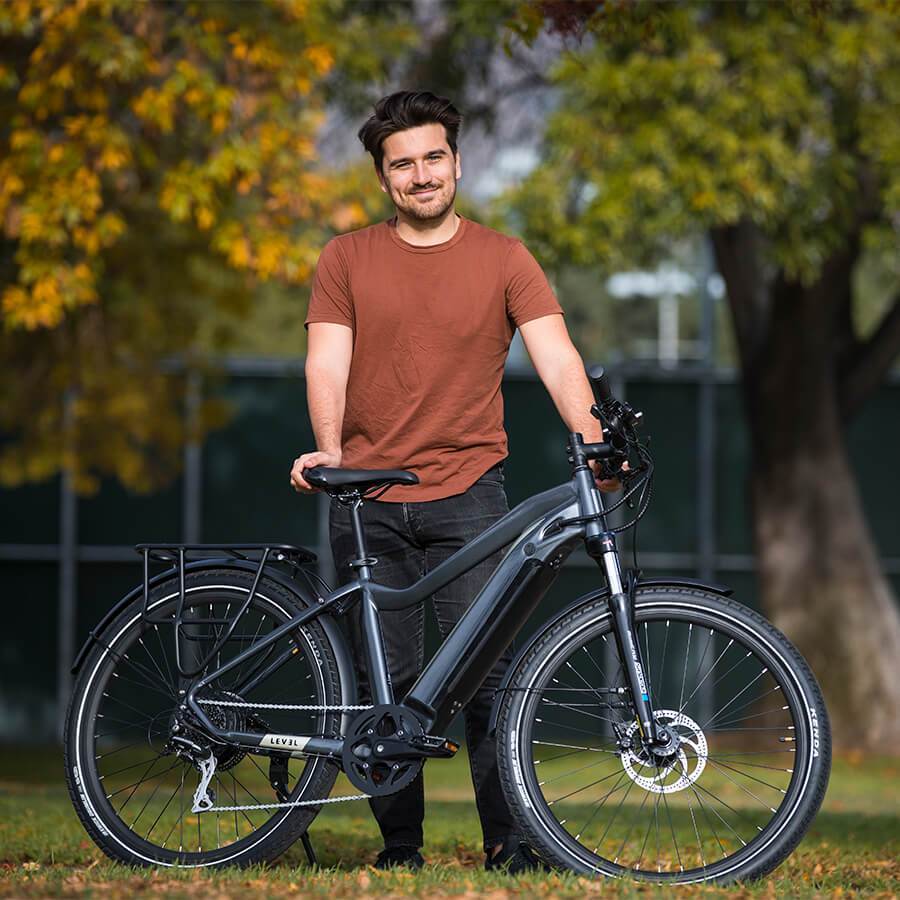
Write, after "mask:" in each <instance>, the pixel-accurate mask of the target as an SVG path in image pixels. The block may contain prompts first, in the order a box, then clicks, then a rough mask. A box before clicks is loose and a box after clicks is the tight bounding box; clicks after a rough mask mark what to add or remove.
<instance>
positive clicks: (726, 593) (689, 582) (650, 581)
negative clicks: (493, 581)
mask: <svg viewBox="0 0 900 900" xmlns="http://www.w3.org/2000/svg"><path fill="white" fill-rule="evenodd" d="M645 587H655V588H665V587H693V588H703V590H706V591H711V592H712V593H714V594H719V595H720V596H722V597H730V596H731V594H732V593H734V592H733V591H732V589H731V588H730V587H726V586H725V585H722V584H708V583H707V582H705V581H699V580H697V579H696V578H644V579H641V580H640V581H639V582H638V584H637V588H638V589H640V588H645ZM608 596H609V588H608V587H603V588H598V589H597V590H594V591H590V592H589V593H587V594H583V595H582V596H581V597H579V598H578V599H577V600H573V601H572V602H571V603H570V604H569V605H568V606H566V607H565V608H564V609H562V610H560V611H559V612H558V613H557V614H556V615H555V616H554V617H553V618H552V619H548V620H547V621H546V622H544V623H542V624H541V626H540V627H539V628H538V629H537V631H535V632H534V633H533V634H532V635H530V636H529V637H528V639H527V640H526V641H525V643H524V644H523V645H522V647H521V649H520V650H519V651H518V653H516V655H515V656H514V657H513V661H512V662H511V663H510V664H509V668H508V669H507V670H506V674H505V675H504V676H503V681H502V682H501V684H500V687H499V688H497V694H496V696H495V698H494V708H493V709H492V710H491V719H490V723H489V725H488V734H489V735H491V736H492V737H493V736H494V735H495V734H496V731H497V716H498V715H499V713H500V701H501V700H502V698H503V693H504V691H505V690H506V689H507V688H508V687H509V683H510V681H511V680H512V676H513V673H514V672H515V671H516V669H517V668H518V666H519V663H520V662H521V661H522V659H523V658H524V657H525V655H526V654H527V653H528V652H529V651H530V650H531V648H532V647H533V646H534V645H535V643H536V642H537V640H538V638H540V637H541V635H542V634H544V633H545V632H546V631H549V630H550V629H551V628H553V627H554V626H555V625H556V624H557V622H560V621H561V620H562V619H564V618H565V617H566V616H567V615H569V613H570V612H572V611H573V610H576V609H578V607H580V606H584V604H585V603H591V602H593V601H595V600H601V599H603V598H604V597H608Z"/></svg>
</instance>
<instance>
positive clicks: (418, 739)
mask: <svg viewBox="0 0 900 900" xmlns="http://www.w3.org/2000/svg"><path fill="white" fill-rule="evenodd" d="M409 743H410V746H412V747H415V748H416V749H417V750H420V751H421V752H422V755H423V756H428V757H431V758H434V759H449V758H450V757H451V756H455V755H456V751H457V750H459V744H457V743H456V741H451V740H450V739H449V738H445V737H439V736H438V735H436V734H420V735H417V736H415V737H413V738H411V739H410V742H409Z"/></svg>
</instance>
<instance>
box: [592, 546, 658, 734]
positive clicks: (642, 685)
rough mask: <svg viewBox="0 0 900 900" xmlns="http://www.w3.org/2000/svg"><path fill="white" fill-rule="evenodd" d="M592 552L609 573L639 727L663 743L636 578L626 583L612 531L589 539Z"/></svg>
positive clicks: (615, 624)
mask: <svg viewBox="0 0 900 900" xmlns="http://www.w3.org/2000/svg"><path fill="white" fill-rule="evenodd" d="M598 551H599V552H598ZM588 553H590V554H591V556H593V557H594V558H595V559H596V560H597V562H598V563H599V565H600V567H601V568H602V569H603V571H604V574H605V575H606V582H607V584H608V585H609V611H610V613H611V614H612V618H613V634H614V635H615V639H616V649H617V650H618V651H619V659H620V661H621V663H622V670H623V672H624V673H625V680H626V682H627V684H628V688H629V690H630V691H631V696H632V700H633V702H634V712H635V717H636V719H637V723H638V730H639V731H640V734H641V737H642V738H643V740H644V741H645V742H646V743H647V744H649V745H650V746H653V745H655V744H658V743H659V734H658V732H657V728H656V720H655V718H654V716H653V707H652V706H651V703H650V688H649V685H648V684H647V678H646V675H645V674H644V672H645V668H644V663H643V660H642V658H641V648H640V644H639V643H638V639H637V634H636V633H635V627H634V588H635V580H634V579H629V583H628V585H625V584H623V582H622V572H621V569H620V567H619V554H618V551H617V549H616V538H615V535H614V534H612V533H611V532H608V531H606V532H602V533H601V534H598V535H596V536H594V540H593V541H589V542H588Z"/></svg>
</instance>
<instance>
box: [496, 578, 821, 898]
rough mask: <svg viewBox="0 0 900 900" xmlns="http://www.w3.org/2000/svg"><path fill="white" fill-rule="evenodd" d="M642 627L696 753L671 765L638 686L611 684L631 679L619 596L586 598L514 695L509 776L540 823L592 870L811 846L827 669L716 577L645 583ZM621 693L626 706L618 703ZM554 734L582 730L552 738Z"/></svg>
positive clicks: (506, 758) (671, 721) (663, 702)
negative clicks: (626, 675) (644, 745)
mask: <svg viewBox="0 0 900 900" xmlns="http://www.w3.org/2000/svg"><path fill="white" fill-rule="evenodd" d="M635 628H636V630H637V635H638V640H639V641H640V643H641V646H642V650H643V653H644V656H645V670H646V677H647V682H648V690H649V693H650V696H651V702H652V704H653V707H654V710H655V711H656V712H657V719H658V721H661V722H663V723H664V724H666V725H667V726H668V727H669V729H670V730H672V731H675V732H677V733H678V735H679V738H680V740H682V741H683V743H682V744H681V753H679V754H678V755H676V756H673V757H672V758H671V759H670V761H669V762H668V763H665V764H663V765H660V764H659V762H658V761H653V759H652V758H648V757H647V756H646V754H643V755H642V751H640V750H639V749H638V748H639V741H637V740H636V738H635V739H634V740H633V736H634V735H635V729H636V727H637V725H636V723H635V724H631V722H633V713H632V712H631V709H630V706H629V704H628V703H626V702H625V701H626V698H627V695H626V694H622V693H611V694H607V693H599V692H598V689H599V688H601V687H602V688H605V689H606V690H611V691H618V690H619V689H620V688H622V686H623V685H624V679H623V676H622V671H621V668H620V667H619V663H618V654H617V652H616V651H615V650H614V640H613V635H612V633H611V620H610V615H609V610H608V606H607V603H606V600H605V599H593V600H588V601H586V602H585V603H584V604H583V605H582V606H580V607H577V608H576V609H574V610H573V611H572V612H571V613H569V614H568V615H566V616H565V617H563V618H562V619H561V620H559V621H558V622H557V623H556V624H555V625H551V626H550V627H548V629H547V630H545V631H544V632H542V633H541V634H540V635H538V636H537V637H536V638H535V640H534V641H533V642H532V644H531V645H530V650H529V651H527V652H526V654H525V655H524V656H523V658H522V660H521V662H520V663H519V664H518V666H517V669H516V671H515V672H514V673H513V675H512V678H511V681H510V683H509V690H508V691H507V692H506V693H505V695H504V696H503V697H502V698H501V701H500V702H501V706H500V709H499V710H498V724H497V748H498V763H499V772H500V779H501V783H502V785H503V789H504V793H505V795H506V798H507V802H508V804H509V806H510V809H511V811H512V813H513V815H514V817H515V819H516V821H517V823H518V826H519V828H520V829H521V833H522V835H523V837H524V839H525V840H526V841H527V842H528V843H529V844H531V845H532V847H533V848H534V849H535V850H536V851H537V852H538V853H539V854H540V855H541V856H543V857H544V859H545V860H546V861H547V862H549V863H551V864H552V865H554V866H557V867H559V868H564V869H571V870H574V871H575V872H578V873H580V874H582V875H589V876H615V877H631V878H636V879H638V880H648V881H654V882H669V883H691V882H698V881H715V882H717V883H723V884H724V883H730V882H732V881H737V880H746V879H754V878H759V877H762V876H763V875H765V874H767V873H768V872H770V871H771V870H772V869H774V868H775V867H776V866H777V865H779V863H781V862H782V861H783V860H784V859H785V858H786V857H787V856H788V855H789V854H790V853H791V852H792V850H793V849H794V848H795V847H796V846H797V844H798V843H799V841H800V840H801V839H802V837H803V835H804V834H805V833H806V831H807V830H808V828H809V826H810V824H811V823H812V820H813V818H814V817H815V815H816V813H817V811H818V809H819V807H820V805H821V802H822V799H823V798H824V795H825V791H826V788H827V784H828V777H829V771H830V761H831V738H830V731H829V725H828V717H827V713H826V710H825V706H824V703H823V700H822V696H821V692H820V690H819V687H818V685H817V683H816V681H815V678H814V677H813V675H812V673H811V672H810V670H809V667H808V666H807V664H806V662H805V661H804V660H803V658H802V657H801V656H800V654H799V652H798V651H797V650H796V649H795V648H794V647H793V646H792V645H791V644H790V642H789V641H788V640H787V638H785V637H784V635H783V634H781V633H780V632H779V631H778V630H777V629H776V628H774V626H772V625H771V624H770V623H769V622H767V621H766V620H765V619H764V618H762V617H761V616H760V615H758V614H757V613H755V612H754V611H752V610H750V609H748V608H747V607H745V606H743V605H742V604H740V603H737V602H736V601H734V600H730V599H728V598H724V597H721V596H719V595H717V594H713V593H711V592H707V591H703V590H701V589H695V588H686V587H676V586H669V587H657V586H653V587H647V588H643V589H639V590H638V592H637V598H636V605H635ZM695 630H696V631H695ZM695 635H696V636H695ZM692 644H693V648H694V649H693V650H692ZM702 644H705V649H704V650H703V651H702V653H701V649H700V648H701V645H702ZM611 648H612V649H611ZM677 648H681V649H683V651H684V652H683V653H680V652H679V651H678V649H677ZM711 650H712V652H710V651H711ZM601 652H602V653H603V654H605V657H604V660H603V664H601V663H600V662H599V660H600V654H601ZM667 653H668V654H673V653H674V657H673V656H669V660H670V661H669V665H668V667H667V666H666V657H667ZM692 654H693V655H692ZM682 656H683V657H684V658H683V660H682V659H681V657H682ZM576 657H577V658H576ZM573 659H574V665H573ZM673 659H675V660H676V662H675V665H674V667H673V663H672V660H673ZM610 660H612V662H613V665H610V664H609V663H610ZM604 666H606V670H604ZM561 670H562V671H561ZM613 671H615V674H612V673H613ZM701 672H702V673H703V674H702V675H701ZM682 673H683V674H682ZM688 673H690V674H691V681H690V682H688ZM711 673H714V674H711ZM754 673H756V674H754ZM579 676H580V678H581V680H579ZM704 684H709V685H711V687H708V688H704V687H703V685H704ZM742 684H743V685H744V686H743V687H741V685H742ZM692 687H693V692H692V693H691V692H690V689H691V688H692ZM736 688H737V690H736ZM698 694H699V696H698ZM729 697H732V698H733V699H730V700H729V699H728V698H729ZM601 698H605V699H601ZM676 698H677V700H676ZM584 700H587V701H588V702H586V703H585V702H582V701H584ZM616 703H621V704H624V708H617V707H616V706H612V707H607V706H606V704H616ZM702 704H706V714H703V713H702V712H698V711H697V710H698V709H700V708H701V705H702ZM767 704H768V706H767ZM710 709H713V710H714V712H713V714H712V716H711V717H710V716H709V715H708V712H709V710H710ZM604 711H606V712H607V713H608V714H607V715H606V716H604V715H603V712H604ZM704 715H705V718H704ZM630 716H631V717H632V718H631V721H630V720H629V717H630ZM723 716H724V718H722V717H723ZM592 717H593V718H592ZM604 720H605V721H604ZM573 722H578V723H579V724H578V725H573V724H572V723H573ZM613 723H615V725H614V724H613ZM566 729H568V731H567V730H566ZM581 732H586V733H585V734H583V733H581ZM554 735H562V736H563V737H565V736H566V735H568V737H566V738H565V739H563V738H557V739H556V740H555V741H554V740H546V739H542V738H546V737H552V736H554ZM623 741H624V743H625V744H626V745H629V746H628V748H627V749H626V748H624V747H623V744H622V742H623ZM543 745H549V747H545V746H543ZM551 748H552V749H551ZM567 748H569V749H567ZM561 750H562V752H561ZM584 754H588V755H587V756H585V755H584ZM682 754H683V756H682ZM579 757H580V762H578V761H579ZM751 759H752V761H750V760H751ZM701 761H702V764H701ZM576 762H577V763H578V765H580V766H581V768H578V767H576V768H574V770H573V771H572V772H564V773H562V774H560V773H561V771H562V770H563V769H569V768H571V767H572V766H573V764H575V763H576ZM584 763H586V764H584ZM582 764H584V765H582ZM670 765H671V768H670V767H669V766H670ZM586 773H590V774H586ZM595 776H600V777H595ZM582 782H586V783H585V784H581V783H582ZM635 787H636V788H637V791H636V792H635V793H634V796H633V798H632V802H631V803H630V804H629V805H627V806H626V804H627V803H628V798H629V796H630V794H631V792H632V791H634V789H635ZM595 794H596V798H595V796H594V795H595ZM579 795H580V796H579ZM611 797H612V798H613V799H612V800H610V798H611ZM748 797H749V798H750V799H747V798H748ZM576 798H577V799H576ZM651 798H652V804H651V805H652V811H651V808H650V807H648V806H647V803H648V800H651ZM776 798H778V800H779V802H777V803H776ZM607 802H609V803H610V805H609V807H606V808H605V809H604V807H605V806H606V804H607ZM645 808H646V812H645ZM601 812H602V813H603V814H602V815H600V814H601ZM569 813H571V815H569ZM585 816H587V818H585ZM620 816H621V817H620ZM595 823H596V824H595ZM638 823H640V825H639V827H638V828H637V829H635V825H636V824H638ZM654 829H655V834H654ZM632 835H634V837H632ZM669 835H671V838H669ZM679 835H681V838H680V839H679ZM620 839H621V840H620ZM735 839H737V840H735ZM654 843H655V851H656V852H655V854H654V852H653V850H654ZM654 856H655V858H654ZM645 859H646V862H645Z"/></svg>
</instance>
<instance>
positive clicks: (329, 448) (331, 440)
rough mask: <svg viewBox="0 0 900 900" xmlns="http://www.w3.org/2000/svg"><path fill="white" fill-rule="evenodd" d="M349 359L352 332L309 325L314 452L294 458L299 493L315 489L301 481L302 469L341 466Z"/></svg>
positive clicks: (308, 388)
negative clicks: (314, 437)
mask: <svg viewBox="0 0 900 900" xmlns="http://www.w3.org/2000/svg"><path fill="white" fill-rule="evenodd" d="M352 358H353V331H352V329H350V328H348V327H347V326H346V325H336V324H332V323H331V322H312V323H310V325H309V340H308V347H307V353H306V401H307V405H308V407H309V418H310V421H311V422H312V427H313V434H315V436H316V448H317V449H316V450H315V451H313V452H311V453H304V454H303V455H302V456H299V457H297V459H295V460H294V465H293V466H292V468H291V484H292V485H293V487H294V490H296V491H300V492H301V493H309V492H312V491H314V490H315V489H314V488H313V487H312V486H310V485H309V484H307V482H306V480H305V479H304V478H303V470H304V469H308V468H311V467H312V466H339V465H340V464H341V427H342V425H343V423H344V408H345V406H346V402H347V379H348V378H349V376H350V361H351V360H352Z"/></svg>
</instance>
